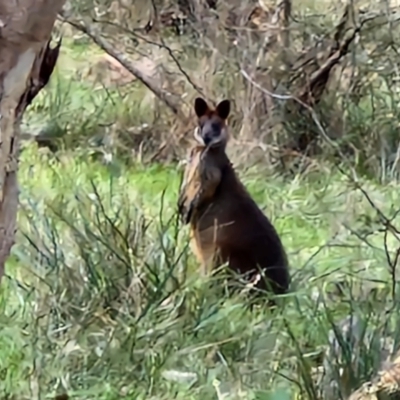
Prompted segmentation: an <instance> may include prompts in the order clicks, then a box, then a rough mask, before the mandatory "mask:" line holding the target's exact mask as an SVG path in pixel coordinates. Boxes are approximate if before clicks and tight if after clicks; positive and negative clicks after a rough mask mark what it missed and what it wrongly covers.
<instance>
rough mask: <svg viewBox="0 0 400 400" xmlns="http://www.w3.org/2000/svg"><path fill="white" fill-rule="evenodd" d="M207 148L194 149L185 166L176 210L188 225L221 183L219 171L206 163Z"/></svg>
mask: <svg viewBox="0 0 400 400" xmlns="http://www.w3.org/2000/svg"><path fill="white" fill-rule="evenodd" d="M207 155H208V148H207V147H200V146H198V147H195V148H194V149H192V151H191V155H190V158H189V161H188V164H187V166H186V169H185V172H184V177H183V182H182V185H181V189H180V193H179V200H178V209H179V214H180V215H181V218H182V221H183V223H185V224H188V223H189V222H190V220H191V218H192V216H193V212H195V210H196V209H198V208H199V207H200V206H201V205H202V204H204V202H206V201H208V200H210V199H212V198H213V196H214V194H215V191H216V190H217V187H218V185H219V184H220V182H221V176H222V173H221V170H220V169H219V168H218V167H217V166H210V165H209V163H208V161H207Z"/></svg>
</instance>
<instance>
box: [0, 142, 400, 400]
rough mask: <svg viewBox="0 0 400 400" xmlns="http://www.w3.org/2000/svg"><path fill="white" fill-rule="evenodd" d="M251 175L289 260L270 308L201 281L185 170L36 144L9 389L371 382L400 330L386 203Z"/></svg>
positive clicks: (101, 395) (5, 376) (26, 154)
mask: <svg viewBox="0 0 400 400" xmlns="http://www.w3.org/2000/svg"><path fill="white" fill-rule="evenodd" d="M240 175H241V177H242V178H243V180H244V182H245V184H246V185H247V187H248V188H249V190H250V192H251V193H252V195H253V196H254V197H255V199H256V200H257V202H258V203H259V204H260V205H261V206H262V207H263V209H264V211H265V212H266V214H267V215H268V216H269V217H270V218H271V220H272V222H273V223H274V224H275V226H276V227H277V230H278V231H279V233H280V234H281V236H282V240H283V242H284V245H285V246H286V248H287V251H288V254H289V259H290V264H291V271H292V275H293V279H294V285H293V291H292V293H291V294H289V295H287V296H286V297H285V298H283V299H282V305H281V307H280V308H279V309H278V310H275V311H273V310H269V309H268V308H266V307H265V306H264V305H263V304H261V305H260V307H258V308H256V309H253V310H249V309H248V307H246V302H245V298H244V295H243V294H238V295H237V296H236V297H228V296H226V295H224V291H223V290H221V289H222V288H223V281H222V280H220V281H217V282H214V281H211V280H210V281H207V280H204V279H202V278H200V277H199V275H198V273H197V269H196V265H197V264H196V261H195V260H194V258H193V256H192V254H191V252H190V250H189V249H188V237H187V234H188V232H187V228H186V227H184V228H183V227H182V226H181V225H180V224H179V222H178V221H177V217H176V213H175V211H176V210H175V209H176V206H175V204H176V197H177V190H178V185H179V179H180V171H179V169H178V168H177V167H173V166H171V167H170V168H160V167H157V166H154V167H150V168H146V167H143V166H140V165H136V166H132V167H129V168H127V167H124V166H121V165H120V166H119V168H117V169H115V168H113V166H112V164H109V165H102V164H101V163H98V162H93V161H84V160H82V159H80V158H74V157H69V156H67V155H65V156H64V157H61V158H59V159H58V160H56V159H55V158H54V157H50V156H48V155H46V154H42V153H41V152H40V151H39V152H38V150H37V148H36V147H35V146H28V147H27V148H25V150H24V151H23V153H22V165H21V174H20V182H21V208H20V213H19V227H20V229H19V233H18V241H17V244H16V245H15V247H14V248H13V255H12V258H11V259H10V261H9V263H8V269H7V277H6V278H5V280H4V283H3V284H2V286H1V296H0V301H1V304H2V309H3V312H2V314H1V316H0V331H1V334H0V353H1V354H0V371H1V376H2V379H1V381H0V393H1V394H2V398H10V399H11V398H12V399H14V398H15V399H32V398H48V396H51V395H54V394H56V393H65V392H66V393H68V394H69V395H70V396H71V397H72V398H79V399H121V398H127V399H172V398H175V399H183V398H185V399H215V398H231V399H234V398H235V399H238V398H243V399H272V398H273V399H286V398H294V397H297V398H304V399H318V398H324V399H326V398H340V397H338V396H343V398H345V397H346V396H347V395H348V393H349V392H350V391H351V390H352V389H355V388H356V387H358V386H359V385H360V384H361V383H362V382H364V381H365V380H366V379H368V378H370V377H371V376H372V375H373V374H374V373H375V372H376V370H377V368H378V366H379V364H380V362H381V358H382V349H383V347H382V343H386V342H387V343H389V344H388V345H387V346H388V347H387V348H388V352H390V351H391V350H392V349H393V348H397V347H396V346H397V341H398V336H399V335H398V333H399V332H398V330H399V329H398V326H400V324H399V321H398V315H399V312H398V311H399V310H398V306H397V302H396V301H395V299H393V297H392V296H391V284H390V282H391V277H390V273H389V268H388V265H387V260H386V254H385V251H384V250H383V249H384V246H383V241H384V239H385V238H384V234H383V233H382V232H380V231H379V229H377V227H378V226H379V224H378V222H376V215H377V214H376V211H375V210H374V209H373V208H371V207H370V205H369V204H368V202H367V200H366V199H365V197H364V196H363V195H362V193H361V192H360V191H359V190H355V189H353V188H352V187H351V186H350V185H349V184H348V182H347V180H346V179H345V178H343V177H342V176H340V175H337V174H336V175H335V174H323V173H321V174H320V175H319V177H318V179H316V178H310V179H307V178H301V177H297V178H295V179H290V180H285V179H282V178H279V177H277V176H271V177H268V178H266V176H265V175H262V174H259V173H257V172H252V173H251V174H250V173H246V172H245V171H240ZM363 185H364V186H365V188H366V189H367V190H368V193H369V195H370V196H371V198H373V200H374V201H375V202H376V204H377V205H378V206H379V207H381V210H382V211H383V212H386V213H390V211H391V210H390V209H391V206H390V205H391V204H395V203H396V202H398V193H399V188H398V186H397V185H394V184H393V185H387V186H385V187H383V186H378V185H373V184H371V183H366V182H364V183H363ZM393 223H396V220H395V221H394V222H393ZM361 237H364V238H365V240H361V239H360V238H361ZM395 245H396V242H395V241H394V239H392V240H388V246H389V248H393V247H394V246H395ZM215 279H216V278H215ZM218 279H222V278H218ZM346 318H347V320H346ZM349 318H350V319H349ZM353 320H354V324H355V325H356V326H357V327H356V328H354V332H356V333H354V334H351V335H350V336H349V334H348V331H349V329H345V328H344V325H346V324H347V325H349V321H350V325H351V327H353ZM352 330H353V329H350V332H351V331H352ZM341 368H342V369H343V368H347V369H346V371H347V372H346V377H345V378H340V372H339V371H340V369H341ZM321 371H323V372H321ZM344 380H345V382H344ZM335 382H336V383H335ZM329 391H331V392H332V393H334V395H333V397H329V396H328V393H331V392H329ZM321 393H324V395H323V396H322V397H321ZM223 396H227V397H223ZM335 396H336V397H335Z"/></svg>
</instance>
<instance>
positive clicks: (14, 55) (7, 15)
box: [0, 0, 65, 281]
mask: <svg viewBox="0 0 400 400" xmlns="http://www.w3.org/2000/svg"><path fill="white" fill-rule="evenodd" d="M64 2H65V0H19V1H15V0H0V281H1V278H2V276H3V275H4V265H5V262H6V260H7V259H8V257H9V255H10V251H11V247H12V246H13V244H14V240H15V231H16V219H17V210H18V194H19V192H18V183H17V172H18V156H19V141H20V122H21V120H22V116H23V114H24V111H25V109H26V107H27V106H28V105H29V104H30V103H31V101H32V100H33V98H34V97H35V96H36V95H37V94H38V93H39V91H40V90H41V89H42V88H43V87H44V86H45V85H46V83H47V82H48V80H49V78H50V75H51V73H52V72H53V69H54V65H55V63H56V61H57V57H58V52H59V48H60V43H59V44H58V45H57V46H56V48H55V49H51V48H50V46H49V42H50V39H51V30H52V28H53V25H54V22H55V19H56V17H57V13H58V12H59V11H60V10H61V8H62V6H63V4H64Z"/></svg>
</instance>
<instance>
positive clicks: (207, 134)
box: [194, 97, 231, 147]
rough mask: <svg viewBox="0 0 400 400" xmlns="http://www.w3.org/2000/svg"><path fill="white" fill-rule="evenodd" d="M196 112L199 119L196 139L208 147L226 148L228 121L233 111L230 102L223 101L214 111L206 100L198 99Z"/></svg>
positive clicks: (195, 103) (195, 105) (195, 107)
mask: <svg viewBox="0 0 400 400" xmlns="http://www.w3.org/2000/svg"><path fill="white" fill-rule="evenodd" d="M194 110H195V112H196V115H197V118H198V127H197V129H196V132H195V134H194V136H195V139H196V140H197V141H198V142H199V143H200V144H202V145H205V146H208V147H216V146H220V145H222V146H225V145H226V142H227V140H228V129H227V126H226V119H227V118H228V116H229V113H230V110H231V105H230V102H229V100H223V101H221V102H220V103H219V104H218V105H217V107H216V108H215V110H212V109H210V108H209V107H208V104H207V103H206V101H205V100H204V99H202V98H200V97H198V98H197V99H196V100H195V102H194Z"/></svg>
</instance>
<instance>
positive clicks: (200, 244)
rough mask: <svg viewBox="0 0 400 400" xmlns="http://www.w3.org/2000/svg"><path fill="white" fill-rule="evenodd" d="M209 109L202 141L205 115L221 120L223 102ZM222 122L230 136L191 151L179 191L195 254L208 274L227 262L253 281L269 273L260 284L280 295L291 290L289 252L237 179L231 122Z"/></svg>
mask: <svg viewBox="0 0 400 400" xmlns="http://www.w3.org/2000/svg"><path fill="white" fill-rule="evenodd" d="M203 111H204V110H202V111H201V112H199V113H197V114H198V117H199V114H200V117H201V118H202V121H200V119H201V118H199V132H198V134H197V136H198V141H200V140H201V137H202V134H203V131H202V130H201V128H202V126H204V125H202V122H203V123H204V119H206V118H214V122H215V121H216V120H217V119H218V118H217V117H218V106H217V109H216V110H209V109H208V108H207V110H206V112H205V113H204V114H202V112H203ZM196 112H197V110H196ZM219 123H220V124H221V126H222V127H223V129H222V130H221V132H222V133H223V134H224V138H218V139H216V140H214V141H211V145H208V146H204V145H203V146H201V145H200V146H199V145H197V146H195V147H194V148H193V149H192V150H191V154H190V159H189V162H188V165H187V167H186V169H185V173H184V179H183V183H182V186H181V191H180V195H179V200H178V208H179V213H180V215H181V217H182V219H183V222H184V223H190V231H191V245H192V249H193V252H194V253H195V255H196V257H197V259H198V260H199V261H200V263H201V265H202V269H203V272H204V273H209V272H210V271H211V270H213V269H214V268H215V267H217V266H218V265H220V264H222V263H225V262H227V263H228V265H229V267H230V268H231V269H232V270H233V271H235V272H237V273H240V274H245V273H250V277H249V278H250V279H251V280H254V278H255V277H256V276H257V273H258V272H259V271H260V270H261V271H263V272H264V273H265V277H266V278H267V279H268V280H270V281H269V283H267V282H266V280H265V279H263V278H261V279H259V281H258V282H257V283H256V284H255V286H256V287H257V288H259V289H264V290H265V289H267V288H268V285H271V288H272V290H273V291H274V292H276V293H283V292H286V291H287V289H288V286H289V272H288V262H287V257H286V253H285V250H284V248H283V245H282V243H281V240H280V238H279V235H278V234H277V232H276V231H275V228H274V227H273V225H272V224H271V222H270V221H269V220H268V218H267V217H266V216H265V215H264V214H263V212H262V211H261V210H260V208H259V207H258V206H257V204H256V203H255V201H254V200H253V199H252V197H251V196H250V194H249V193H248V192H247V190H246V188H245V187H244V186H243V184H242V183H241V182H240V180H239V178H238V177H237V175H236V173H235V171H234V168H233V166H232V164H231V162H230V160H229V158H228V156H227V155H226V152H225V147H226V142H227V138H228V135H227V130H226V125H225V120H224V119H222V118H220V121H219ZM214 143H215V144H214Z"/></svg>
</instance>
